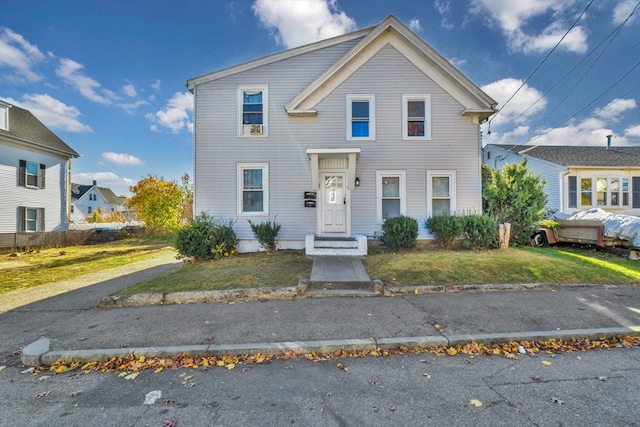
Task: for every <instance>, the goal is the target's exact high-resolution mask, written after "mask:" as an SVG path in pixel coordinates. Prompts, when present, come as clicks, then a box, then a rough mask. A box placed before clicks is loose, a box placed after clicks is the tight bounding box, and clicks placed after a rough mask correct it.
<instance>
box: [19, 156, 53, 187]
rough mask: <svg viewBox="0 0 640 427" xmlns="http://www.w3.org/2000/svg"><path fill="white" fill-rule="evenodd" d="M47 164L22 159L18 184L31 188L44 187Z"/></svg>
mask: <svg viewBox="0 0 640 427" xmlns="http://www.w3.org/2000/svg"><path fill="white" fill-rule="evenodd" d="M46 168H47V167H46V166H45V165H43V164H40V163H34V162H28V161H26V160H20V167H19V170H18V175H19V176H18V185H20V186H23V187H31V188H44V181H45V171H46Z"/></svg>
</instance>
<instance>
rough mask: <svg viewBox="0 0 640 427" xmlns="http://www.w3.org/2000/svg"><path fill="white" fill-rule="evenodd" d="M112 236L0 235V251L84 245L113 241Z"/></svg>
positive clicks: (82, 233)
mask: <svg viewBox="0 0 640 427" xmlns="http://www.w3.org/2000/svg"><path fill="white" fill-rule="evenodd" d="M114 238H115V235H114V234H107V233H100V232H98V231H97V230H70V231H51V232H35V233H0V251H3V252H10V251H21V250H30V249H38V248H51V247H66V246H74V245H85V244H88V243H97V242H101V241H108V240H114Z"/></svg>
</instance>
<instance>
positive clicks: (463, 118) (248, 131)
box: [187, 16, 496, 254]
mask: <svg viewBox="0 0 640 427" xmlns="http://www.w3.org/2000/svg"><path fill="white" fill-rule="evenodd" d="M187 87H188V89H189V90H190V91H191V92H192V93H193V94H194V103H195V104H194V106H195V123H194V144H195V175H194V185H195V195H194V213H195V214H198V213H200V212H206V213H207V214H209V215H211V216H213V217H215V218H225V219H233V220H235V221H236V222H235V225H234V230H235V232H236V235H237V236H238V239H239V250H240V251H253V250H256V249H257V242H256V240H255V238H254V236H253V234H252V232H251V229H250V226H249V224H248V221H247V220H251V221H256V222H261V221H265V220H267V219H270V220H274V219H275V220H276V221H277V222H278V223H279V224H281V225H282V228H281V230H280V234H279V236H278V237H279V241H280V244H279V247H280V248H303V247H306V249H307V253H310V252H311V251H312V250H313V247H314V246H320V245H321V244H318V242H319V241H321V240H331V239H333V240H334V241H337V242H340V241H342V242H348V241H351V240H353V239H351V238H352V237H357V239H355V240H357V241H358V244H359V245H360V246H362V244H364V245H365V246H366V239H367V237H368V238H373V237H374V236H376V235H379V233H380V231H381V225H382V223H383V221H384V220H385V219H386V218H390V217H395V216H398V215H401V214H403V215H407V216H411V217H414V218H416V219H417V220H418V222H419V225H420V234H419V239H430V238H432V236H431V235H430V234H429V233H428V232H427V230H426V228H425V220H426V219H427V218H428V217H429V216H431V215H433V214H438V213H442V212H456V211H475V212H480V211H481V210H482V203H481V167H480V166H481V140H480V123H482V122H483V121H485V120H486V119H487V118H488V117H490V116H491V115H492V114H493V113H494V112H495V105H496V102H495V101H494V100H493V99H491V98H490V97H489V96H488V95H487V94H485V93H484V92H483V91H482V90H481V89H479V88H478V87H477V86H476V85H475V84H473V83H472V82H471V81H470V80H469V79H468V78H466V77H465V76H464V75H463V74H462V73H461V72H460V71H458V70H457V69H456V68H455V67H454V66H453V65H451V63H450V62H449V61H447V60H446V59H445V58H443V57H442V56H441V55H440V54H438V53H437V52H436V51H435V50H433V48H431V47H430V46H429V45H427V44H426V43H425V42H424V41H423V40H421V39H420V38H419V37H418V36H417V35H416V34H414V33H413V32H412V31H411V30H410V29H409V28H407V27H406V26H405V25H404V24H402V23H401V22H400V21H398V20H397V19H396V18H395V17H393V16H389V17H388V18H387V19H386V20H384V21H383V22H382V23H380V24H379V25H377V26H375V27H371V28H368V29H365V30H360V31H357V32H354V33H350V34H345V35H342V36H338V37H335V38H331V39H328V40H324V41H320V42H317V43H313V44H310V45H306V46H302V47H298V48H294V49H290V50H287V51H284V52H281V53H277V54H274V55H270V56H267V57H264V58H261V59H257V60H255V61H251V62H248V63H244V64H240V65H237V66H233V67H230V68H226V69H223V70H220V71H216V72H213V73H210V74H206V75H203V76H200V77H196V78H193V79H190V80H188V81H187ZM318 237H320V238H322V239H318ZM363 237H364V242H363ZM343 244H344V245H349V243H343ZM305 245H306V246H305ZM339 245H340V244H339V243H338V246H339ZM359 250H360V253H362V247H360V249H359ZM338 252H339V251H334V252H333V253H334V254H336V253H338ZM314 253H315V252H314ZM364 253H366V247H365V248H364Z"/></svg>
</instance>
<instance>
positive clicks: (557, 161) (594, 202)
mask: <svg viewBox="0 0 640 427" xmlns="http://www.w3.org/2000/svg"><path fill="white" fill-rule="evenodd" d="M524 157H526V158H527V167H528V168H529V169H530V170H531V171H533V172H534V173H535V174H536V175H537V174H540V175H541V177H542V179H544V181H545V182H546V189H545V192H546V194H547V196H548V202H547V208H548V209H550V210H555V211H557V212H560V213H564V214H572V213H576V212H581V211H586V210H589V209H592V208H600V209H604V210H606V211H608V212H613V213H619V214H625V215H636V216H637V215H640V147H637V146H636V147H612V146H611V145H610V144H607V145H605V144H603V145H602V146H601V147H594V146H589V147H585V146H545V145H498V144H489V145H487V146H485V147H484V148H483V161H484V164H486V165H487V166H490V167H492V168H494V169H501V168H502V167H503V166H504V165H506V164H509V163H519V162H520V161H522V159H523V158H524Z"/></svg>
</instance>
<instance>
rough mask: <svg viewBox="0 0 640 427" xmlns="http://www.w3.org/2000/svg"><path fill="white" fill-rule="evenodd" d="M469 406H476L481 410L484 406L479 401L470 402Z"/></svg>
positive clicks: (472, 400)
mask: <svg viewBox="0 0 640 427" xmlns="http://www.w3.org/2000/svg"><path fill="white" fill-rule="evenodd" d="M469 404H471V405H473V406H475V407H476V408H479V407H481V406H482V402H480V401H479V400H478V399H471V400H469Z"/></svg>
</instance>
